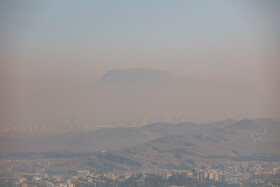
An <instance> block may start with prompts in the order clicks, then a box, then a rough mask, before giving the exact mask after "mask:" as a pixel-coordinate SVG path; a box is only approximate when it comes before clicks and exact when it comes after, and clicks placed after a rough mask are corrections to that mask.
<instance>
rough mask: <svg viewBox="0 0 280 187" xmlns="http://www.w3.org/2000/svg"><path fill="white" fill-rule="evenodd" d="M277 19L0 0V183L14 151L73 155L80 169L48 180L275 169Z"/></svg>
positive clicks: (214, 6)
mask: <svg viewBox="0 0 280 187" xmlns="http://www.w3.org/2000/svg"><path fill="white" fill-rule="evenodd" d="M279 8H280V3H279V2H278V1H259V0H256V1H243V0H236V1H233V0H229V1H218V0H213V1H167V0H160V1H159V0H156V1H152V2H150V1H125V0H120V1H88V0H85V1H79V2H78V1H74V0H69V1H68V0H61V1H54V0H50V1H45V2H43V1H35V0H26V1H15V0H2V1H1V2H0V28H1V29H0V30H1V31H0V139H1V143H0V153H1V155H0V166H1V168H0V169H1V170H0V184H4V183H1V180H2V178H1V177H6V174H3V173H9V171H10V170H9V169H7V168H6V169H7V170H5V167H6V165H5V166H3V165H1V163H2V161H1V160H5V159H10V158H15V157H16V158H22V157H21V156H22V155H21V156H18V157H17V156H15V157H14V155H9V154H10V153H17V152H21V153H22V152H25V153H27V152H36V154H37V153H38V154H39V156H38V155H35V157H36V158H37V157H40V158H45V157H46V158H54V157H56V156H57V155H56V154H54V155H52V154H53V152H55V153H56V152H59V153H58V155H60V152H61V151H65V152H69V158H70V157H71V158H72V156H73V155H71V154H72V152H75V156H73V157H76V156H77V155H76V153H79V154H82V155H79V156H81V159H84V160H83V161H81V160H79V163H83V164H81V165H79V164H77V163H78V161H77V160H78V158H77V160H75V159H74V160H75V161H73V162H72V160H71V161H69V162H70V163H72V164H69V165H68V166H69V168H67V167H68V166H65V168H63V167H64V166H63V167H62V165H59V164H58V165H56V164H54V168H52V165H50V166H48V167H50V168H48V169H47V170H48V171H63V170H65V169H66V168H67V169H69V170H70V169H72V170H83V169H88V170H89V171H91V169H92V170H94V171H95V172H97V171H100V172H105V171H107V170H108V171H109V170H110V168H111V169H112V168H113V170H114V169H115V170H117V171H132V170H133V171H135V167H136V168H137V169H136V170H137V171H142V170H144V169H145V168H146V167H148V168H149V167H151V166H152V165H153V166H154V167H155V168H169V169H170V168H171V169H174V168H177V169H182V168H184V167H185V166H186V167H187V168H190V167H193V168H194V167H198V166H199V167H200V166H201V167H202V165H203V164H204V165H205V166H209V167H210V165H211V163H212V165H213V164H214V165H215V164H218V163H219V162H220V161H221V160H219V159H223V161H224V160H234V161H243V160H246V161H247V159H248V158H250V159H251V158H252V159H253V160H262V159H264V157H265V159H266V160H267V159H268V156H267V155H269V156H270V157H269V159H271V160H273V161H274V160H277V159H278V158H279V155H280V153H279V149H278V148H279V145H280V139H279V138H277V133H278V134H279V122H278V121H279V120H280V76H279V75H280V63H279V62H280V53H279V51H280V36H279V33H280V24H279V23H280V21H279V18H280V12H279ZM217 121H218V122H217ZM105 127H106V128H105ZM180 133H181V134H183V135H179V134H180ZM112 137H114V139H112ZM244 142H245V143H244ZM243 144H244V145H243ZM277 147H278V148H277ZM171 148H174V149H175V148H176V150H171ZM219 148H220V149H219ZM105 150H106V151H108V152H110V151H111V152H110V153H108V155H107V152H106V151H105ZM178 150H179V151H178ZM182 150H183V151H182ZM100 151H102V153H100ZM246 151H247V152H246ZM70 152H71V154H70ZM89 152H90V154H91V153H92V152H94V153H92V154H93V155H83V154H85V153H89ZM96 152H98V154H97V153H96ZM2 153H3V154H2ZM4 153H5V154H4ZM45 153H46V154H51V155H47V156H46V155H43V154H45ZM6 154H7V155H6ZM32 154H33V153H32ZM40 154H42V155H40ZM63 154H64V153H63ZM73 154H74V153H73ZM169 154H172V155H173V154H175V158H174V156H171V157H170V155H169ZM112 155H114V156H112ZM131 155H134V156H131ZM263 155H265V156H263ZM29 156H30V155H28V154H27V155H25V156H23V157H24V158H29ZM60 156H61V155H60ZM79 156H77V157H79ZM87 156H88V157H89V158H88V157H87ZM266 156H267V157H266ZM62 157H64V155H62ZM62 157H61V158H62ZM30 158H32V159H33V156H32V155H31V156H30ZM79 158H80V157H79ZM85 158H87V160H86V159H85ZM124 158H125V159H124ZM170 158H172V159H174V160H172V159H170ZM115 159H116V160H118V162H117V163H113V161H112V160H115ZM209 159H210V160H211V159H212V160H211V161H210V160H209ZM215 159H216V160H215ZM265 159H264V160H265ZM101 160H102V161H101ZM159 160H162V161H161V162H159ZM186 160H187V161H186ZM214 160H215V161H214ZM278 160H279V159H278ZM169 161H170V163H169ZM173 161H174V162H173ZM48 162H51V163H52V161H50V160H48ZM109 162H110V164H108V163H109ZM171 162H172V163H171ZM179 162H180V163H181V162H182V164H181V165H180V164H178V163H179ZM3 163H4V161H3ZM53 163H57V162H56V161H55V162H53ZM73 163H75V164H73ZM155 163H156V164H155ZM198 163H199V164H198ZM202 163H203V164H202ZM126 164H128V165H129V166H127V165H126ZM74 165H75V166H77V167H76V168H75V167H74ZM78 165H79V167H78ZM108 165H110V167H107V166H108ZM124 165H126V166H124ZM72 166H73V167H72ZM80 166H81V167H80ZM9 167H10V168H13V167H14V166H9ZM56 167H57V168H56ZM71 167H72V168H71ZM211 167H212V166H211ZM271 167H272V166H271ZM275 167H276V166H275ZM89 168H91V169H89ZM93 168H94V169H93ZM108 168H109V169H108ZM120 168H121V169H120ZM139 168H141V169H142V170H140V169H139ZM202 168H204V167H202ZM213 168H214V167H213ZM45 169H46V168H45ZM2 170H3V171H2ZM16 170H18V169H16ZM1 171H2V174H1ZM14 171H15V170H14ZM110 171H111V170H110ZM25 172H27V171H25ZM30 172H31V170H30ZM32 172H34V171H32ZM50 173H51V172H50ZM2 175H3V176H2ZM4 175H5V176H4ZM11 175H12V174H11ZM7 176H8V174H7ZM13 176H14V175H13ZM199 176H200V175H198V177H199ZM169 182H170V181H169ZM7 184H8V183H7ZM95 184H97V183H95ZM170 184H171V183H170ZM159 186H160V185H159Z"/></svg>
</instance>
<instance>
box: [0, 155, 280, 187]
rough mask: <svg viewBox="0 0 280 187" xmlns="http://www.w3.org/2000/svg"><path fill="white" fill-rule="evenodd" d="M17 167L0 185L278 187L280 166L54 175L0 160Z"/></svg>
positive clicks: (41, 167)
mask: <svg viewBox="0 0 280 187" xmlns="http://www.w3.org/2000/svg"><path fill="white" fill-rule="evenodd" d="M1 163H2V164H4V163H6V164H7V165H9V163H10V164H11V165H13V164H14V163H18V164H16V165H17V167H14V168H9V167H7V168H5V169H1V171H0V185H1V186H3V187H5V186H20V187H27V186H32V187H35V186H37V187H40V186H44V187H52V186H60V187H62V186H63V187H74V186H76V187H79V186H100V187H101V186H102V187H103V186H270V187H276V186H280V162H264V161H252V162H225V163H221V164H220V165H218V166H216V167H215V168H206V167H201V168H193V169H186V170H174V169H155V170H146V171H143V172H138V173H130V172H119V173H118V172H106V173H98V172H96V171H95V170H94V169H93V170H67V169H66V170H65V172H64V173H59V174H55V173H53V172H51V171H48V170H47V169H46V168H47V166H48V165H50V163H49V162H47V161H36V160H29V161H26V160H25V161H22V160H2V161H1Z"/></svg>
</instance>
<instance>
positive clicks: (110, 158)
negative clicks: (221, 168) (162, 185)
mask: <svg viewBox="0 0 280 187" xmlns="http://www.w3.org/2000/svg"><path fill="white" fill-rule="evenodd" d="M241 124H242V125H241ZM211 126H212V127H211ZM254 126H256V130H257V131H258V132H255V131H256V130H255V129H254ZM196 127H199V128H196ZM259 128H260V129H264V130H263V131H259V130H258V129H259ZM277 132H280V123H279V122H276V121H273V120H270V119H258V120H247V119H246V120H241V121H238V122H235V123H233V124H227V125H226V126H224V125H221V124H219V125H218V127H217V126H216V125H215V124H212V125H211V124H208V125H196V126H195V127H194V128H189V131H187V132H181V133H180V134H172V135H166V136H163V137H161V138H157V139H154V140H152V141H149V142H146V143H144V144H141V145H138V146H135V147H132V148H126V149H123V150H122V151H116V152H110V153H102V154H99V155H97V156H96V157H94V158H91V159H90V161H89V162H85V163H87V164H88V165H89V166H95V167H98V168H102V169H110V168H111V169H112V168H119V169H120V168H122V169H123V170H126V169H129V170H133V169H143V168H145V169H147V168H150V169H152V168H169V169H184V168H188V167H189V168H192V167H195V166H198V165H199V166H201V165H204V166H207V165H215V164H217V165H218V164H219V163H220V162H223V161H228V160H234V161H253V160H266V161H272V160H280V150H279V145H280V139H279V137H278V136H277ZM97 163H98V164H97ZM103 163H104V164H105V165H103Z"/></svg>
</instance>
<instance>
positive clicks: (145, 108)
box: [75, 68, 262, 123]
mask: <svg viewBox="0 0 280 187" xmlns="http://www.w3.org/2000/svg"><path fill="white" fill-rule="evenodd" d="M256 94H257V92H254V89H251V88H250V89H249V88H247V87H240V86H236V85H231V84H227V83H220V82H215V81H209V80H200V79H196V78H192V77H183V76H178V75H176V74H173V73H170V72H166V71H161V70H155V69H149V68H131V69H113V70H110V71H108V72H107V73H105V74H104V75H103V76H102V77H101V78H100V79H99V80H97V81H95V82H92V83H91V84H89V85H88V86H87V88H86V90H85V92H84V94H83V97H82V98H79V103H78V104H77V107H80V108H83V109H84V112H83V114H82V116H83V118H82V119H91V120H96V119H100V120H99V121H102V122H103V121H106V120H108V121H118V120H119V121H120V119H126V120H130V121H133V120H134V119H136V118H144V116H147V114H148V115H149V116H161V117H162V118H165V120H164V121H166V122H172V123H173V122H174V123H176V120H172V119H173V118H174V116H175V115H179V116H186V121H193V122H199V123H202V122H206V121H216V120H219V119H227V118H232V117H236V118H243V117H244V114H248V111H254V112H252V115H254V116H255V115H257V116H258V115H261V111H262V110H261V108H262V106H261V105H260V102H259V97H253V96H254V95H256ZM252 108H253V109H254V110H252ZM247 117H251V116H250V115H249V116H247ZM75 119H78V117H75Z"/></svg>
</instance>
